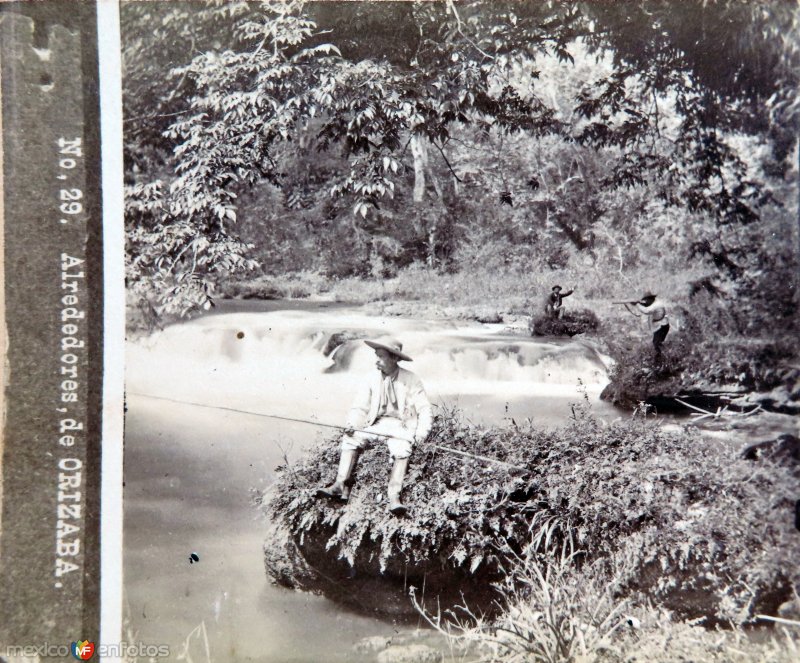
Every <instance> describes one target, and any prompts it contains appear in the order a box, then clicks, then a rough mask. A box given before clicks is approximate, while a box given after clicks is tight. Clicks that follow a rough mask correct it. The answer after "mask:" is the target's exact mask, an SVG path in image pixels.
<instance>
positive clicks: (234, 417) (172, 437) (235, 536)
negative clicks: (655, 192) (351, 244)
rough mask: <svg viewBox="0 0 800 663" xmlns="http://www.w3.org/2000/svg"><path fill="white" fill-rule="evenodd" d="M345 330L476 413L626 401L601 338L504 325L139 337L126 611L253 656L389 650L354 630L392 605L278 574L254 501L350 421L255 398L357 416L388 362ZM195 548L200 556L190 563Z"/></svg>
mask: <svg viewBox="0 0 800 663" xmlns="http://www.w3.org/2000/svg"><path fill="white" fill-rule="evenodd" d="M255 306H257V305H254V307H255ZM343 332H346V333H348V334H349V335H350V336H349V337H350V338H352V337H353V335H356V336H357V337H359V338H364V337H374V336H378V335H381V334H392V335H394V336H397V337H398V338H399V339H400V340H401V341H402V342H403V344H404V349H405V350H406V351H407V352H408V354H410V355H411V356H412V357H413V358H414V361H413V362H412V363H410V364H407V365H408V367H409V368H410V369H411V370H413V371H415V372H416V373H417V374H418V375H419V376H420V377H421V378H422V380H423V382H424V384H425V386H426V389H427V390H428V392H429V394H430V396H431V398H432V400H433V401H434V402H435V403H438V404H440V405H451V406H452V405H455V406H457V407H459V408H460V409H461V410H462V412H463V415H464V416H465V418H467V419H468V420H470V421H475V422H477V421H481V422H500V421H502V420H503V419H508V418H514V419H515V420H516V421H520V420H522V419H525V418H531V419H533V420H534V422H536V423H537V425H546V426H555V425H558V424H559V423H560V422H562V421H564V420H565V419H566V417H568V416H569V414H570V410H569V404H570V403H571V402H575V401H578V400H580V399H581V398H582V397H583V393H582V392H581V391H580V390H579V383H581V384H582V385H583V387H582V389H583V390H584V391H585V393H586V394H587V395H588V397H589V399H590V400H591V401H592V402H593V403H594V407H595V408H596V410H595V411H598V410H603V409H606V410H608V411H609V412H610V413H611V414H613V415H615V414H616V413H614V412H613V410H612V409H611V408H610V406H608V405H606V404H603V403H600V402H599V401H598V400H597V395H598V394H599V391H600V389H601V388H602V387H603V385H604V384H605V383H606V370H605V366H604V364H603V360H602V358H601V357H599V356H598V355H597V353H596V352H595V351H594V350H592V349H591V348H590V347H588V346H586V345H584V344H582V343H580V342H573V341H569V340H566V339H564V340H560V339H557V340H550V341H542V340H540V339H532V338H529V337H526V336H523V335H519V334H517V335H515V334H512V333H509V332H507V331H504V330H503V328H502V326H500V325H493V326H492V325H479V324H477V323H476V324H468V323H452V322H428V321H422V320H400V319H396V318H380V317H372V316H366V315H363V314H361V313H359V312H357V311H354V310H346V309H345V310H342V309H340V310H327V311H326V310H322V311H287V310H282V311H261V312H250V313H225V314H219V315H209V316H206V317H203V318H200V319H198V320H194V321H191V322H187V323H183V324H177V325H173V326H170V327H168V328H166V329H165V330H163V331H161V332H158V333H155V334H153V335H151V336H149V337H146V338H141V339H137V340H134V341H130V342H129V343H128V346H127V361H126V390H127V406H128V411H127V415H126V419H125V502H124V509H125V534H124V559H125V562H124V564H125V569H124V574H125V596H126V605H127V606H128V611H127V612H126V622H127V624H128V626H129V629H130V630H131V632H135V633H137V638H138V639H140V640H141V641H142V642H150V643H155V642H158V643H166V644H168V645H169V646H170V647H171V650H172V655H171V656H170V657H169V660H177V656H178V654H179V653H180V652H182V650H183V648H184V647H185V646H186V642H188V640H187V637H188V636H189V635H190V634H191V633H193V632H195V629H197V628H198V627H199V626H200V625H202V626H203V627H204V628H205V629H206V632H207V635H208V640H209V647H210V660H212V661H233V662H237V661H248V662H250V663H289V662H292V663H310V662H311V661H322V660H324V661H329V662H330V663H370V662H372V661H374V660H375V659H374V655H372V656H359V655H357V654H356V653H355V652H354V650H353V646H354V644H356V643H357V642H359V640H361V639H362V638H364V637H369V636H378V635H380V636H384V637H388V636H391V635H392V634H393V633H394V629H395V628H396V627H395V626H394V625H392V624H391V623H388V622H386V621H382V620H378V619H376V618H374V617H370V616H365V615H357V614H354V613H352V612H350V611H348V610H344V609H342V608H341V607H340V606H338V605H336V604H334V603H332V602H330V601H328V600H327V599H324V598H322V597H318V596H311V595H309V594H299V593H296V592H292V591H291V590H286V589H283V588H279V587H275V586H273V585H271V584H270V583H269V582H268V580H267V578H266V576H265V574H264V566H263V557H262V552H261V546H262V544H263V539H264V536H265V534H264V529H265V528H264V527H263V524H262V523H261V521H260V520H259V516H258V514H257V512H255V510H254V509H253V508H252V507H251V505H250V492H249V490H250V488H259V489H261V488H264V487H265V486H267V485H269V484H270V483H271V482H272V481H273V479H274V476H275V468H276V467H277V466H278V465H282V464H284V463H285V458H288V459H289V461H290V462H291V461H292V460H293V459H294V458H296V457H297V456H298V455H299V454H301V453H302V452H303V449H305V448H308V447H309V446H312V445H314V444H317V443H318V441H319V440H320V439H322V438H323V437H327V436H330V435H331V433H332V431H331V430H330V429H326V428H321V427H315V426H309V425H307V424H301V423H293V422H287V421H284V420H276V419H268V418H263V417H258V416H252V415H249V414H244V413H242V412H241V411H243V410H244V411H249V412H257V413H263V414H274V415H279V416H282V417H293V418H299V419H310V420H315V421H319V422H324V423H331V424H341V423H343V421H344V418H345V416H346V412H347V409H348V408H349V406H350V403H351V400H352V398H353V396H354V394H355V392H356V390H357V389H358V387H359V386H360V385H361V384H363V382H364V380H366V379H368V378H369V376H370V375H371V374H373V373H374V371H375V370H376V369H375V365H374V364H375V355H374V352H373V351H372V350H371V349H370V348H369V347H368V346H366V345H365V344H364V343H363V342H362V341H360V340H349V341H344V342H342V343H336V342H333V341H332V340H331V337H332V335H336V336H334V338H335V339H338V340H339V341H341V340H342V339H343V338H346V337H347V336H341V334H342V333H343ZM334 348H335V349H334ZM326 350H327V354H326V352H325V351H326ZM154 397H155V398H154ZM165 399H166V400H165ZM175 401H177V402H175ZM192 403H199V404H203V405H205V406H209V407H197V406H195V405H191V404H192ZM214 408H218V409H214ZM219 408H222V409H219ZM231 410H234V411H231ZM388 468H389V465H388V456H387V472H388ZM193 552H194V553H196V554H197V555H198V556H199V558H200V561H199V562H198V563H194V564H189V562H188V559H189V554H190V553H193ZM195 640H197V639H196V638H195ZM190 644H191V652H190V653H191V656H192V658H193V659H194V660H203V661H204V660H206V657H205V651H204V645H202V643H201V642H199V641H192V642H190ZM443 647H444V643H443Z"/></svg>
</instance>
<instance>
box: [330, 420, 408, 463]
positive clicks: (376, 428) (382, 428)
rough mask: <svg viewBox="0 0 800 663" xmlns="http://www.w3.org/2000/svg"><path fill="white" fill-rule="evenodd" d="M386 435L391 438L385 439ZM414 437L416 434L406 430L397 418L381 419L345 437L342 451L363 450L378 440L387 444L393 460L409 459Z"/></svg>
mask: <svg viewBox="0 0 800 663" xmlns="http://www.w3.org/2000/svg"><path fill="white" fill-rule="evenodd" d="M375 433H379V435H375ZM384 435H389V436H390V437H384ZM413 437H414V432H413V431H412V430H409V429H408V428H406V426H405V425H404V424H403V422H402V420H400V419H397V418H395V417H381V418H380V419H378V420H377V421H376V422H375V423H374V424H372V426H368V427H367V428H365V429H364V430H362V431H356V432H355V433H352V434H350V435H345V436H343V437H342V443H341V449H342V451H355V450H356V449H363V448H364V446H365V445H366V444H367V442H371V441H373V440H377V441H378V442H386V445H387V446H388V447H389V455H390V456H391V457H392V458H408V457H409V456H410V455H411V448H412V446H413V444H412V442H411V440H412V438H413Z"/></svg>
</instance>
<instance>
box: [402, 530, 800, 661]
mask: <svg viewBox="0 0 800 663" xmlns="http://www.w3.org/2000/svg"><path fill="white" fill-rule="evenodd" d="M562 532H563V529H562V528H561V527H560V526H559V525H557V524H556V523H555V522H554V521H552V520H547V521H544V522H541V523H539V524H538V526H535V527H534V528H533V533H532V536H531V539H530V542H529V544H528V545H527V547H526V548H525V549H524V550H523V551H522V552H521V553H515V552H514V551H512V550H511V549H510V548H509V547H506V548H505V550H504V551H503V552H504V555H505V557H506V559H508V560H510V565H509V567H508V569H507V575H506V578H505V579H504V580H503V581H502V582H501V583H498V584H497V585H496V589H497V592H498V599H497V600H498V604H499V605H500V606H501V608H502V610H501V613H500V615H499V617H497V618H495V619H493V620H489V619H486V618H484V617H483V616H481V615H478V614H475V613H474V612H473V611H472V610H471V609H470V608H469V606H466V605H462V606H459V607H458V608H457V609H455V610H452V611H448V614H446V615H442V614H441V613H437V614H432V613H430V612H429V611H428V610H426V609H425V607H424V606H423V605H421V604H420V603H419V602H418V601H417V600H416V597H412V599H413V600H414V604H415V607H416V608H417V610H418V611H419V612H420V614H421V615H423V617H424V618H425V620H426V621H427V622H428V624H429V625H430V626H432V627H433V628H434V629H435V630H437V631H438V632H439V633H441V634H443V635H444V636H446V638H447V642H448V644H449V648H450V660H451V661H492V662H496V663H645V662H647V663H650V662H653V663H687V662H688V661H696V662H697V663H705V662H714V663H722V662H726V663H751V662H753V663H790V662H796V661H798V660H800V628H798V627H800V624H798V627H795V628H786V627H780V628H777V629H774V630H773V629H769V630H761V631H754V630H753V629H751V630H745V629H743V628H741V627H738V626H732V627H731V628H729V629H727V630H719V629H716V630H711V629H707V628H704V627H702V626H700V625H699V624H698V623H697V622H691V621H688V622H687V621H677V620H675V619H674V618H673V617H672V615H671V614H670V613H669V612H667V611H664V610H657V609H655V608H654V607H652V605H649V604H647V603H643V602H641V600H640V601H639V602H636V601H635V600H633V599H631V598H625V599H623V598H620V597H619V596H618V595H617V594H616V593H615V590H614V588H615V586H616V584H617V583H616V582H615V581H614V580H613V579H612V580H610V581H609V578H608V569H607V568H603V569H599V567H601V566H603V567H607V565H608V563H609V562H608V561H601V562H597V563H595V564H594V565H591V566H588V565H585V566H582V565H581V564H580V560H581V558H582V553H581V551H580V550H578V549H577V548H576V545H575V539H574V536H573V535H572V534H571V533H568V534H567V536H566V537H563V536H561V534H562ZM598 571H599V572H598Z"/></svg>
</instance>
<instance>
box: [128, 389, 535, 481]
mask: <svg viewBox="0 0 800 663" xmlns="http://www.w3.org/2000/svg"><path fill="white" fill-rule="evenodd" d="M127 394H128V395H129V396H139V397H141V398H151V399H153V400H157V401H169V402H170V403H179V404H180V405H191V406H193V407H202V408H206V409H209V410H225V411H226V412H236V413H237V414H250V415H253V416H255V417H265V418H267V419H278V420H280V421H291V422H294V423H298V424H308V425H310V426H320V427H321V428H333V429H336V430H338V431H353V432H354V433H365V434H366V435H370V436H372V437H385V438H397V435H387V434H386V433H377V432H372V431H368V430H364V429H362V428H353V427H350V426H338V425H336V424H326V423H324V422H321V421H312V420H310V419H299V418H297V417H285V416H282V415H279V414H268V413H266V412H253V411H252V410H240V409H237V408H233V407H224V406H222V405H208V404H206V403H193V402H191V401H182V400H179V399H177V398H169V397H167V396H151V395H150V394H140V393H136V392H127ZM404 439H407V438H404ZM408 441H409V442H413V440H408ZM433 448H434V449H439V450H440V451H446V452H447V453H451V454H456V455H458V456H466V457H467V458H474V459H476V460H483V461H485V462H487V463H495V464H497V465H503V466H504V467H509V468H512V469H515V470H522V471H524V472H528V471H529V470H528V469H527V468H524V467H520V466H519V465H514V464H512V463H506V462H505V461H503V460H499V459H497V458H491V457H490V456H481V455H480V454H472V453H469V452H468V451H461V450H460V449H452V448H450V447H445V446H442V445H441V444H434V445H433Z"/></svg>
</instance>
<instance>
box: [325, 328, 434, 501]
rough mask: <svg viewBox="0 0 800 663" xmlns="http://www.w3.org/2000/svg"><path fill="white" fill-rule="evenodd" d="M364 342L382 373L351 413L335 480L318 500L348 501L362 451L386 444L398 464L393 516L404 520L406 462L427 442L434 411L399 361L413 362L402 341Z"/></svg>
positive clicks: (393, 484) (393, 487)
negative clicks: (374, 442)
mask: <svg viewBox="0 0 800 663" xmlns="http://www.w3.org/2000/svg"><path fill="white" fill-rule="evenodd" d="M365 343H366V344H367V345H368V346H370V347H371V348H373V349H374V350H375V354H376V355H377V357H378V361H377V362H376V364H375V365H376V366H377V368H378V374H377V375H376V376H374V378H372V379H371V380H370V381H369V383H368V384H366V385H365V386H364V388H363V389H362V390H361V391H360V393H359V394H358V396H357V397H356V400H355V403H353V406H352V408H351V409H350V412H349V414H348V417H347V426H348V430H347V431H346V432H345V435H344V436H343V437H342V441H341V447H340V448H341V455H340V457H339V471H338V473H337V475H336V481H335V482H334V483H333V484H332V485H330V486H327V487H325V488H319V489H318V490H317V495H318V496H321V497H331V498H336V499H340V500H347V499H348V497H349V496H350V484H349V481H350V475H351V474H352V472H353V467H354V466H355V461H356V456H357V454H358V451H359V450H360V449H362V448H363V447H364V446H365V445H366V444H367V442H370V441H372V440H385V441H386V444H387V446H388V447H389V455H390V456H391V457H392V458H393V459H394V464H393V466H392V473H391V475H390V478H389V488H388V494H389V511H391V512H392V513H393V514H395V515H402V514H404V513H405V512H406V510H407V509H406V507H405V506H404V505H403V504H402V502H401V501H400V490H401V489H402V487H403V479H404V478H405V476H406V471H407V470H408V459H409V457H410V456H411V450H412V448H413V445H414V443H415V442H421V441H423V440H425V438H427V437H428V434H429V433H430V430H431V425H432V424H433V409H432V407H431V403H430V401H429V400H428V396H427V395H426V393H425V388H424V387H423V386H422V382H421V381H420V379H419V378H418V377H417V376H416V375H414V373H412V372H411V371H407V370H406V369H404V368H401V367H400V366H398V362H399V361H412V359H411V357H409V356H408V355H407V354H405V353H404V352H403V344H402V343H400V341H398V340H397V339H395V338H389V337H383V338H380V339H377V340H375V341H365Z"/></svg>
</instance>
